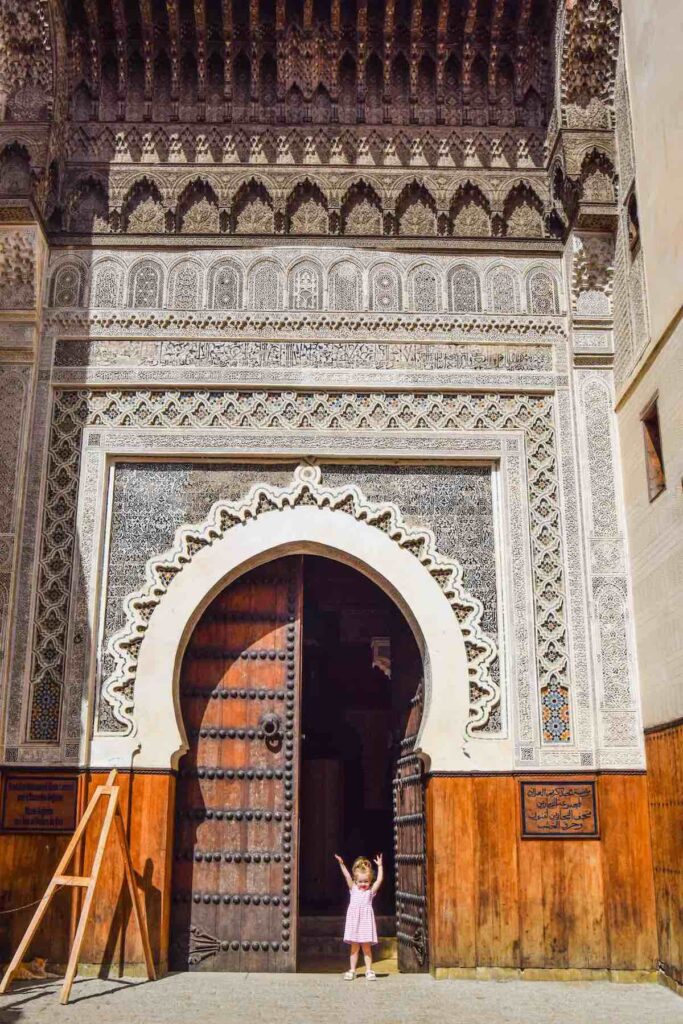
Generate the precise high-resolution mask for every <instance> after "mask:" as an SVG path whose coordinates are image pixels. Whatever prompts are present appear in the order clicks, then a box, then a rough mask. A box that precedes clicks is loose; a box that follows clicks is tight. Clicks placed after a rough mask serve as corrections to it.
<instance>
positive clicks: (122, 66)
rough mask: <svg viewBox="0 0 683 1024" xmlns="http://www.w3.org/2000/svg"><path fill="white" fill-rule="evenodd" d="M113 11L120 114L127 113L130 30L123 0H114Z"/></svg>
mask: <svg viewBox="0 0 683 1024" xmlns="http://www.w3.org/2000/svg"><path fill="white" fill-rule="evenodd" d="M112 12H113V15H114V32H115V33H116V67H117V75H118V81H117V96H118V101H119V116H121V117H123V115H124V113H125V104H126V93H127V92H128V32H127V28H126V12H125V9H124V6H123V0H112Z"/></svg>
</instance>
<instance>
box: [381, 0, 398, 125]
mask: <svg viewBox="0 0 683 1024" xmlns="http://www.w3.org/2000/svg"><path fill="white" fill-rule="evenodd" d="M395 18H396V0H386V6H385V8H384V104H385V107H386V108H387V113H388V108H389V106H390V105H391V65H392V64H393V62H394V49H395V47H394V42H395ZM388 119H389V118H387V120H388Z"/></svg>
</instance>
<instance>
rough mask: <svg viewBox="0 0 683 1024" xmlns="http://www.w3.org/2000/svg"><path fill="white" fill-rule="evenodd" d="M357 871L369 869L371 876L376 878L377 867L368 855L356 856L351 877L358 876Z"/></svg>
mask: <svg viewBox="0 0 683 1024" xmlns="http://www.w3.org/2000/svg"><path fill="white" fill-rule="evenodd" d="M357 871H367V872H369V874H370V878H372V879H374V877H375V869H374V868H373V866H372V864H371V862H370V861H369V860H368V858H367V857H356V859H355V860H354V862H353V866H352V868H351V877H352V878H355V877H356V872H357Z"/></svg>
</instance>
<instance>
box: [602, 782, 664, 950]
mask: <svg viewBox="0 0 683 1024" xmlns="http://www.w3.org/2000/svg"><path fill="white" fill-rule="evenodd" d="M599 791H600V814H601V818H602V826H601V827H602V837H603V838H602V844H601V845H602V849H603V863H604V875H605V896H606V906H607V916H608V933H609V941H610V967H611V968H612V969H613V970H636V969H638V968H640V967H641V966H642V964H644V963H655V964H656V962H657V941H656V935H657V929H656V917H655V901H654V883H653V865H652V848H651V845H650V827H649V814H648V806H647V780H646V779H645V777H644V776H642V775H640V776H629V775H607V776H605V777H604V778H602V779H601V780H600V787H599Z"/></svg>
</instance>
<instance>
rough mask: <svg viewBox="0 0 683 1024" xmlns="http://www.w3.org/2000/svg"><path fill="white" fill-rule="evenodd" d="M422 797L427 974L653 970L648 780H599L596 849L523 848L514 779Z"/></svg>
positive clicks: (468, 780) (460, 783) (453, 783)
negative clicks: (430, 970) (443, 970)
mask: <svg viewBox="0 0 683 1024" xmlns="http://www.w3.org/2000/svg"><path fill="white" fill-rule="evenodd" d="M427 795H428V804H427V806H428V826H429V831H428V842H429V848H428V854H429V886H430V888H429V901H430V941H431V954H432V965H433V966H434V967H449V966H454V967H517V968H540V969H558V968H565V969H570V968H582V969H614V970H654V969H655V967H656V961H657V951H656V932H655V917H654V892H653V885H652V862H651V853H650V844H649V839H648V835H647V830H648V815H647V800H646V782H645V779H644V777H643V776H608V775H606V776H601V777H600V778H599V780H598V801H599V808H600V824H601V830H602V838H601V839H600V840H571V839H569V840H550V839H543V840H540V839H539V840H535V839H525V840H522V839H521V827H520V822H521V813H520V802H519V780H518V779H517V778H513V777H511V776H502V775H501V776H491V777H453V778H445V777H439V778H432V779H430V781H429V784H428V794H427Z"/></svg>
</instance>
